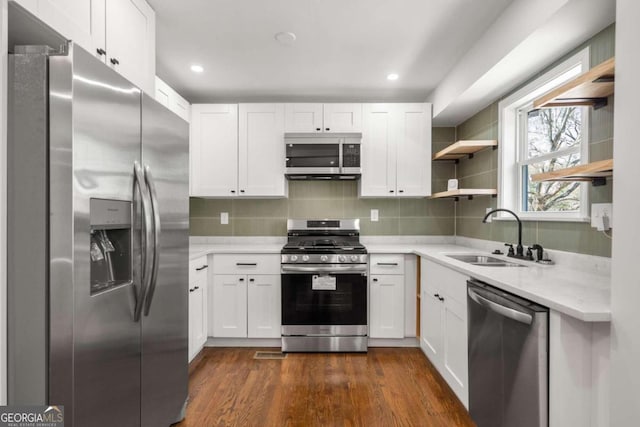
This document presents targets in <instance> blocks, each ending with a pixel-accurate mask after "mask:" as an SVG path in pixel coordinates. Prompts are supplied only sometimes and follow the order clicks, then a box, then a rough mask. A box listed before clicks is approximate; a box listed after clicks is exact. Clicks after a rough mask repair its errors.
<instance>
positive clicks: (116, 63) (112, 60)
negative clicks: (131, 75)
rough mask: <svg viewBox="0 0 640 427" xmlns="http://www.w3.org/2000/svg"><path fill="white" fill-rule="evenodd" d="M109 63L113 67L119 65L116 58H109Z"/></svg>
mask: <svg viewBox="0 0 640 427" xmlns="http://www.w3.org/2000/svg"><path fill="white" fill-rule="evenodd" d="M109 62H111V63H112V64H113V65H119V64H120V61H118V60H117V59H116V58H111V59H110V60H109Z"/></svg>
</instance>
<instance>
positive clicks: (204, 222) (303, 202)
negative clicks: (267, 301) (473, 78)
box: [190, 128, 455, 236]
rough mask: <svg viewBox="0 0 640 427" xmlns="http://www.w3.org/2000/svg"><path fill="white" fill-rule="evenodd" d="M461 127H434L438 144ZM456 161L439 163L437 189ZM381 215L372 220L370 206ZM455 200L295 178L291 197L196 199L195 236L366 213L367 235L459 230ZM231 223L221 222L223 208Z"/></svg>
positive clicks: (270, 229)
mask: <svg viewBox="0 0 640 427" xmlns="http://www.w3.org/2000/svg"><path fill="white" fill-rule="evenodd" d="M454 138H455V128H434V129H433V137H432V140H433V150H434V151H437V150H441V149H442V148H444V147H446V146H447V145H449V144H451V143H452V142H454V141H455V139H454ZM452 172H453V169H452V166H451V165H439V164H438V165H434V168H433V189H434V191H442V190H441V189H442V186H444V188H446V186H447V179H449V178H450V177H451V176H452ZM371 209H378V211H379V216H380V220H379V221H378V222H371V220H370V210H371ZM454 209H455V208H454V204H453V202H452V201H450V200H430V199H424V198H423V199H359V198H358V183H357V182H340V181H336V182H333V181H329V182H327V181H290V182H289V197H288V198H287V199H259V200H258V199H200V198H195V197H193V198H191V200H190V212H191V218H190V219H191V221H190V224H191V225H190V227H191V228H190V232H191V235H192V236H285V235H286V232H287V218H297V219H305V218H360V224H361V227H362V234H363V235H376V236H382V235H412V236H415V235H448V236H450V235H453V234H454V226H455V215H454ZM221 212H228V213H229V224H228V225H221V224H220V213H221Z"/></svg>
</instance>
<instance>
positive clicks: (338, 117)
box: [285, 103, 362, 133]
mask: <svg viewBox="0 0 640 427" xmlns="http://www.w3.org/2000/svg"><path fill="white" fill-rule="evenodd" d="M361 131H362V104H345V103H337V104H317V103H315V104H314V103H297V104H295V103H292V104H285V132H312V133H316V132H336V133H340V132H361Z"/></svg>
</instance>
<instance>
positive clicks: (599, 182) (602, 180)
mask: <svg viewBox="0 0 640 427" xmlns="http://www.w3.org/2000/svg"><path fill="white" fill-rule="evenodd" d="M591 185H593V186H594V187H600V186H603V185H607V178H606V177H604V176H599V177H595V178H593V179H592V180H591Z"/></svg>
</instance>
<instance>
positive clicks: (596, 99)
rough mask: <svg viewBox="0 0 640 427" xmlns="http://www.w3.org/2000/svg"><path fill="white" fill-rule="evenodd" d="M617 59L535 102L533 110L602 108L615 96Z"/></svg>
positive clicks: (580, 76)
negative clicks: (578, 107) (570, 107)
mask: <svg viewBox="0 0 640 427" xmlns="http://www.w3.org/2000/svg"><path fill="white" fill-rule="evenodd" d="M615 68H616V66H615V58H611V59H609V60H607V61H604V62H602V63H600V64H598V65H596V66H595V67H593V68H592V69H590V70H589V71H587V72H586V73H583V74H580V75H579V76H578V77H576V78H575V79H573V80H571V81H569V82H567V83H565V84H563V85H562V86H560V87H559V88H557V89H554V90H552V91H551V92H549V93H547V94H546V95H544V96H541V97H540V98H538V99H536V100H535V101H533V108H545V107H569V106H575V105H587V106H591V107H594V108H600V107H604V106H605V105H607V97H608V96H610V95H612V94H613V90H614V80H615Z"/></svg>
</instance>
